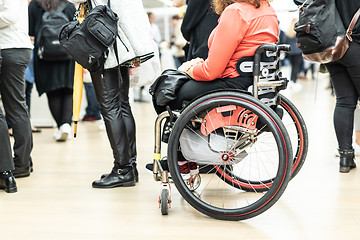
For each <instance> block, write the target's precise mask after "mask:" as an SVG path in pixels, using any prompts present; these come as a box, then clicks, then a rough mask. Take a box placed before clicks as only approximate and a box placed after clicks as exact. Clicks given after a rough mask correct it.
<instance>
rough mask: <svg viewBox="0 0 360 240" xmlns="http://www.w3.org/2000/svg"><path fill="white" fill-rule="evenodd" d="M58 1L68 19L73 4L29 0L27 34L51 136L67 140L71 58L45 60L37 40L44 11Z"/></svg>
mask: <svg viewBox="0 0 360 240" xmlns="http://www.w3.org/2000/svg"><path fill="white" fill-rule="evenodd" d="M61 2H65V3H67V5H66V7H65V9H64V10H63V13H64V14H65V15H66V17H67V18H68V20H69V21H71V20H72V19H73V17H74V13H75V10H76V9H75V6H74V5H73V4H72V3H68V2H67V1H66V0H33V1H31V2H30V4H29V35H30V36H32V37H34V42H35V48H34V75H35V84H36V89H37V91H38V93H39V96H41V95H42V94H43V93H46V96H47V99H48V104H49V108H50V112H51V115H52V116H53V118H54V120H55V122H56V126H57V131H56V132H55V134H54V138H55V140H56V141H57V142H64V141H66V140H67V138H68V136H69V134H70V131H71V123H72V113H73V108H72V101H73V83H74V68H75V62H74V60H71V59H70V60H59V61H46V60H42V59H40V57H39V55H38V54H37V53H38V50H39V46H38V43H37V38H38V33H39V31H40V29H41V26H42V16H43V14H44V13H45V12H50V11H55V10H56V9H57V8H58V7H59V5H60V3H61Z"/></svg>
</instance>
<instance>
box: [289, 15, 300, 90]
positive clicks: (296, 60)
mask: <svg viewBox="0 0 360 240" xmlns="http://www.w3.org/2000/svg"><path fill="white" fill-rule="evenodd" d="M296 22H297V18H293V19H292V21H291V24H290V25H289V28H288V29H287V31H286V32H285V43H287V44H289V45H290V47H291V51H290V52H287V53H286V58H287V59H288V60H289V62H290V66H291V73H290V81H289V88H290V89H292V90H294V91H300V90H301V89H302V86H301V84H300V83H298V82H297V79H298V76H299V74H300V70H301V67H302V65H303V56H302V51H301V50H300V48H298V47H297V46H296V43H297V39H296V32H295V30H294V25H295V23H296Z"/></svg>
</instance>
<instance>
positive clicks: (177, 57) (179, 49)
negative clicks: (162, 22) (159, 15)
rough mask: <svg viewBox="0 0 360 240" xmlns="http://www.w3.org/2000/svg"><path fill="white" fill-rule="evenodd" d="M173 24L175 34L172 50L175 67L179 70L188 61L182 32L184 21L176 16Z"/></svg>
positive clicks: (171, 43)
mask: <svg viewBox="0 0 360 240" xmlns="http://www.w3.org/2000/svg"><path fill="white" fill-rule="evenodd" d="M171 23H172V26H173V34H172V36H171V42H170V48H171V50H172V53H173V56H174V62H175V67H176V68H178V67H180V66H181V64H183V63H184V62H185V61H186V58H185V51H184V50H183V47H184V46H185V44H186V40H185V38H184V37H183V36H182V33H181V30H180V27H181V23H182V19H181V18H180V17H179V16H178V15H174V16H173V17H172V18H171Z"/></svg>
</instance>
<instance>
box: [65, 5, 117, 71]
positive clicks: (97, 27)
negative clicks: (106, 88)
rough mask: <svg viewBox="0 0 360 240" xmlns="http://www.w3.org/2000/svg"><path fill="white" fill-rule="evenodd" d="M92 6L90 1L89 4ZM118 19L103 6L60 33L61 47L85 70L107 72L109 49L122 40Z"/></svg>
mask: <svg viewBox="0 0 360 240" xmlns="http://www.w3.org/2000/svg"><path fill="white" fill-rule="evenodd" d="M89 2H90V1H89ZM117 22H118V16H117V15H116V13H114V12H113V11H112V10H111V9H110V0H108V5H99V6H96V7H95V8H93V9H91V11H90V12H89V13H88V14H87V15H86V16H85V19H84V21H83V22H82V23H79V21H72V22H70V23H67V24H65V25H64V26H63V27H62V28H61V31H60V35H59V40H60V44H61V45H62V46H63V47H64V48H65V49H66V51H67V52H68V53H69V54H70V55H71V56H72V57H73V58H74V60H75V61H76V62H78V63H79V64H80V65H81V66H83V67H84V68H86V69H88V70H89V71H90V72H96V71H99V70H101V69H102V68H103V66H104V63H105V61H106V58H107V56H108V52H109V50H108V48H109V47H110V46H112V45H114V48H115V54H116V57H117V59H118V56H117V51H116V41H115V40H116V37H117V36H118V26H117Z"/></svg>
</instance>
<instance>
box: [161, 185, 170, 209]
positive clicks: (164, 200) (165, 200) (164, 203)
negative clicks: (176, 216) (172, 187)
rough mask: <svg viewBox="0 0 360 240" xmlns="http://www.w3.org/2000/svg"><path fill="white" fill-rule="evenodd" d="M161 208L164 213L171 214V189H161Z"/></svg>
mask: <svg viewBox="0 0 360 240" xmlns="http://www.w3.org/2000/svg"><path fill="white" fill-rule="evenodd" d="M160 209H161V214H162V215H168V214H169V189H166V188H164V189H163V190H161V195H160Z"/></svg>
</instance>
